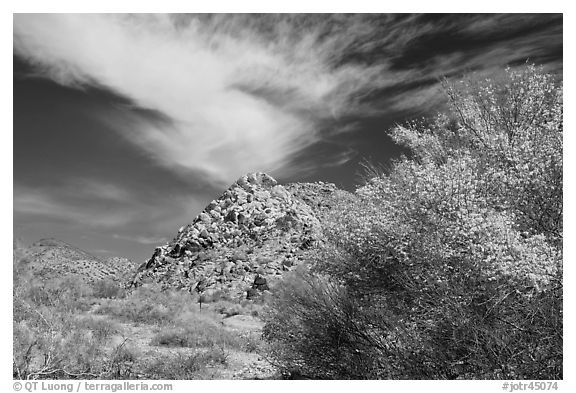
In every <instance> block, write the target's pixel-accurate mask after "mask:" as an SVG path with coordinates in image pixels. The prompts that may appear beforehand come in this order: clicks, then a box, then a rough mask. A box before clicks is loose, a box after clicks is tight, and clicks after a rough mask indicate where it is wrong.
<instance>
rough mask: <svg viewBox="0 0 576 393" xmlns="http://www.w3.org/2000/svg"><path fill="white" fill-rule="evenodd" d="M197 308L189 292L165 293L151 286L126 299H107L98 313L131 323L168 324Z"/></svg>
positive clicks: (137, 290) (142, 288) (138, 289)
mask: <svg viewBox="0 0 576 393" xmlns="http://www.w3.org/2000/svg"><path fill="white" fill-rule="evenodd" d="M196 307H197V306H196V303H195V300H194V299H193V297H192V296H191V295H190V294H189V293H188V292H185V291H163V290H162V289H161V288H160V287H159V286H153V285H150V286H146V287H139V288H137V289H136V290H135V291H134V292H133V293H131V294H130V295H129V296H126V297H124V298H120V299H106V300H104V301H103V302H102V303H101V304H100V306H99V307H98V309H97V310H96V312H97V313H99V314H108V315H112V316H115V317H119V318H121V319H124V320H127V321H131V322H137V323H156V324H166V323H170V322H171V321H173V320H174V318H176V317H177V315H179V314H180V313H183V312H186V311H188V310H193V309H195V308H196Z"/></svg>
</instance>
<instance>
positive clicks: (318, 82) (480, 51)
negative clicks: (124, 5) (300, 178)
mask: <svg viewBox="0 0 576 393" xmlns="http://www.w3.org/2000/svg"><path fill="white" fill-rule="evenodd" d="M551 18H552V19H550V20H551V21H552V22H553V21H554V20H555V19H554V18H556V20H557V19H558V18H557V17H551ZM560 18H561V17H560ZM541 19H542V18H541V17H537V16H520V17H515V16H510V15H504V16H502V15H492V16H489V15H477V16H463V17H462V18H460V17H459V18H448V17H435V18H430V17H429V16H425V15H424V16H422V15H306V16H304V15H192V16H191V15H168V16H167V15H94V14H83V15H74V14H63V15H58V14H49V15H45V14H43V15H29V14H26V15H15V16H14V50H15V53H16V54H17V55H18V56H20V57H22V58H24V59H26V60H27V61H28V62H30V63H32V64H34V65H36V67H37V70H38V71H37V72H38V73H39V74H40V75H43V76H45V77H48V78H50V79H52V80H54V81H56V82H58V83H60V84H63V85H66V86H71V87H76V88H84V87H87V86H88V87H90V86H95V87H100V88H105V89H108V90H111V91H113V92H115V93H116V94H118V95H120V96H122V97H125V98H128V99H129V100H130V101H131V102H132V103H133V105H134V106H135V107H136V108H142V109H146V110H151V111H154V112H155V113H158V114H160V115H161V116H158V117H157V118H156V119H151V117H150V116H141V114H140V113H139V112H138V111H134V110H132V109H133V108H130V107H126V106H125V107H123V108H121V109H119V110H117V111H111V112H107V113H100V114H99V118H100V120H101V121H103V122H106V123H107V124H109V125H111V126H112V127H114V128H115V129H117V130H118V132H119V133H121V135H123V136H124V137H126V138H127V139H128V140H129V141H131V142H132V143H134V144H136V145H137V146H139V147H140V148H141V149H142V150H143V151H145V152H146V153H147V154H148V155H149V156H150V157H152V158H153V159H155V160H156V161H157V162H158V163H160V164H161V165H164V166H166V167H169V168H172V169H174V170H175V171H178V172H182V173H184V174H186V173H189V172H190V171H193V172H201V173H204V174H206V175H208V176H207V177H208V178H209V179H211V181H212V182H213V183H214V184H219V185H226V184H229V183H230V182H231V181H233V180H235V179H236V178H237V177H238V176H240V175H242V174H243V173H246V172H249V171H255V170H265V171H269V172H272V173H273V174H275V175H277V176H285V175H290V174H291V173H293V172H294V171H298V170H299V169H302V168H305V167H307V166H309V165H310V164H309V163H308V164H304V163H302V165H298V164H296V163H295V162H294V158H295V157H297V156H298V153H299V152H301V151H303V150H304V149H305V148H307V147H309V146H311V145H313V144H315V143H317V142H319V141H321V140H323V139H326V138H329V137H330V136H331V135H334V134H337V133H339V132H343V131H344V130H349V129H350V127H342V128H339V127H334V128H332V129H330V130H329V131H327V130H326V128H325V127H323V125H324V124H325V123H326V122H331V123H330V124H336V123H335V122H334V120H335V119H338V118H341V117H344V116H347V115H355V114H356V115H357V114H361V113H364V114H374V113H375V112H379V113H383V112H386V111H394V110H406V109H410V108H412V109H414V108H416V109H422V108H423V107H424V108H425V109H427V108H429V107H431V106H433V104H434V103H435V102H437V101H438V99H439V98H438V94H437V85H434V84H433V85H429V84H428V85H427V86H426V87H422V86H418V85H419V84H420V83H421V82H425V81H429V80H430V79H431V78H437V77H438V76H442V75H453V74H457V73H462V72H464V71H467V70H468V71H469V70H475V69H482V68H484V67H493V66H495V65H497V64H503V63H507V62H512V61H518V59H525V58H528V57H530V56H531V55H532V56H534V55H537V56H540V55H542V53H543V52H544V51H545V49H546V45H547V43H549V42H550V40H551V39H552V38H553V37H554V34H556V35H558V32H557V31H555V30H554V29H552V33H551V34H552V36H548V35H546V34H540V35H539V36H534V37H533V36H532V35H530V34H529V32H525V33H524V34H521V32H522V31H523V29H526V26H530V25H534V24H537V23H540V22H539V21H540V20H541ZM546 23H548V24H549V23H551V22H550V21H544V22H542V25H543V26H546ZM556 30H557V29H556ZM441 34H444V35H445V36H446V37H448V38H450V39H452V40H454V38H453V37H459V36H462V37H464V38H465V39H468V40H470V42H471V43H472V44H473V45H470V47H469V48H464V49H463V48H451V47H442V46H439V47H437V48H436V47H435V48H429V45H427V42H428V41H427V40H430V37H434V36H436V37H439V36H440V35H441ZM560 36H561V31H560ZM490 37H492V38H490ZM493 37H500V38H498V39H495V38H493ZM551 37H552V38H551ZM490 39H491V40H492V42H491V43H485V42H484V41H482V40H488V41H490ZM437 42H442V39H438V40H437ZM456 44H457V42H456ZM456 44H455V45H456ZM560 45H561V43H560ZM406 85H411V86H413V87H403V86H406ZM387 89H396V90H398V91H397V93H398V94H399V97H398V98H399V100H398V101H397V102H393V101H392V98H393V97H392V96H388V97H385V100H383V101H380V105H382V104H385V105H386V106H385V107H382V106H381V107H376V108H375V107H374V106H373V103H372V104H368V103H367V101H368V100H367V99H366V98H369V97H370V94H373V93H374V92H379V91H380V92H382V91H387ZM422 92H424V93H425V94H424V95H423V94H422ZM423 97H424V98H423ZM342 162H345V160H344V159H343V158H342V157H339V158H338V159H337V160H336V161H335V162H333V163H334V164H341V163H342ZM324 164H326V163H324Z"/></svg>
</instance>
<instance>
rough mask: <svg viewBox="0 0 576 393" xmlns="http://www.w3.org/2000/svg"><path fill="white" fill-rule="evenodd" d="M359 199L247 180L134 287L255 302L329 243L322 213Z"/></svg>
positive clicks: (306, 186)
mask: <svg viewBox="0 0 576 393" xmlns="http://www.w3.org/2000/svg"><path fill="white" fill-rule="evenodd" d="M354 198H355V195H354V194H351V193H349V192H346V191H343V190H339V189H338V188H336V186H335V185H334V184H329V183H322V182H318V183H294V184H289V185H286V186H282V185H279V184H278V183H277V182H276V180H274V179H273V178H272V177H271V176H269V175H267V174H265V173H261V172H258V173H252V174H248V175H245V176H242V177H241V178H240V179H238V180H237V181H236V182H235V183H234V184H233V185H232V186H230V187H229V188H228V189H227V190H226V191H225V192H224V193H223V194H222V195H221V196H220V197H219V198H218V199H215V200H213V201H212V202H210V203H209V204H208V206H207V207H206V208H205V209H204V210H203V211H202V212H201V213H200V214H199V215H198V216H197V217H196V218H195V219H194V220H193V221H192V223H191V224H189V225H186V226H184V227H182V228H180V230H179V231H178V234H177V235H176V237H175V238H174V239H173V240H172V241H171V242H169V243H167V244H165V245H164V246H161V247H157V248H156V250H155V251H154V253H153V255H152V256H151V258H150V259H149V260H148V261H146V262H145V263H144V264H142V265H141V266H140V268H139V269H138V272H137V274H136V276H135V278H134V280H133V282H132V284H133V285H135V286H138V285H141V284H142V283H145V282H150V281H151V282H159V283H161V284H162V285H163V286H165V287H168V288H181V289H187V290H190V291H197V292H200V293H211V292H216V291H225V292H228V293H229V294H231V295H232V296H233V297H238V298H243V297H248V298H250V297H251V296H254V295H256V294H258V292H259V291H260V290H266V289H267V288H268V287H269V284H271V283H272V282H274V281H275V280H278V279H279V278H281V276H282V274H283V272H286V271H290V270H292V269H293V268H294V267H295V266H296V265H298V264H299V263H300V262H301V261H302V260H304V259H305V255H306V253H307V252H310V251H311V250H313V249H314V247H316V245H318V244H319V243H321V242H322V241H323V234H322V223H321V221H322V219H323V214H324V212H326V211H328V210H330V209H331V208H333V207H334V206H335V205H336V204H338V203H339V202H340V201H342V200H345V199H354Z"/></svg>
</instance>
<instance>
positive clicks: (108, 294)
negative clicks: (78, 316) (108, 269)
mask: <svg viewBox="0 0 576 393" xmlns="http://www.w3.org/2000/svg"><path fill="white" fill-rule="evenodd" d="M91 287H92V296H94V297H96V298H106V299H114V298H122V297H124V296H125V289H124V287H123V285H122V284H121V283H119V282H118V281H114V280H111V279H101V280H96V281H95V282H93V283H92V285H91Z"/></svg>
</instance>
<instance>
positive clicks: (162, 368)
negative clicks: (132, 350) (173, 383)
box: [143, 348, 228, 380]
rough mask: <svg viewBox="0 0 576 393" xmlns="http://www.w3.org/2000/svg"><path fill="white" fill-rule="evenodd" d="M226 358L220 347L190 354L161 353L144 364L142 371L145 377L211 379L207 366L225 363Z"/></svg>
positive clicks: (211, 373) (212, 375)
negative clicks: (161, 354)
mask: <svg viewBox="0 0 576 393" xmlns="http://www.w3.org/2000/svg"><path fill="white" fill-rule="evenodd" d="M227 360H228V356H227V354H226V352H225V351H224V350H222V349H220V348H214V349H211V350H208V351H195V352H194V353H192V354H182V353H178V354H176V355H163V356H160V357H158V358H155V359H154V360H153V361H152V362H150V363H148V364H145V365H144V368H143V372H144V374H145V375H146V377H147V379H170V380H172V379H213V378H214V377H215V375H214V372H213V371H211V370H209V369H208V367H209V366H212V365H217V364H226V362H227Z"/></svg>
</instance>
